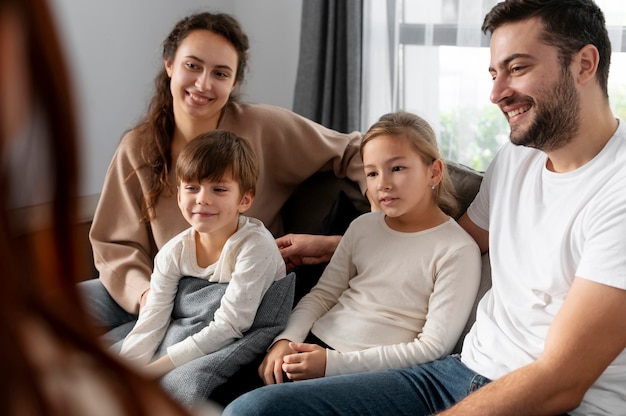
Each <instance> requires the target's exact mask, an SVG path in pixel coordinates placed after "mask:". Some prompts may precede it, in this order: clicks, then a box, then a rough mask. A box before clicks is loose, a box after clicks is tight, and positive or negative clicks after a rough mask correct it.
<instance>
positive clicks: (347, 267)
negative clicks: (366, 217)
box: [272, 228, 356, 345]
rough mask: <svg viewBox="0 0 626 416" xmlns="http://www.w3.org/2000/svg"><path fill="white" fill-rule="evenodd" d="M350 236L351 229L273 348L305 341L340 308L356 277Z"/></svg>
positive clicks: (295, 309) (298, 306) (290, 317)
mask: <svg viewBox="0 0 626 416" xmlns="http://www.w3.org/2000/svg"><path fill="white" fill-rule="evenodd" d="M351 236H352V233H351V231H350V228H348V231H346V234H345V235H344V236H343V238H342V239H341V241H340V242H339V245H338V246H337V250H336V251H335V254H334V255H333V257H332V258H331V260H330V262H329V263H328V266H326V268H325V269H324V272H323V273H322V275H321V276H320V278H319V280H318V282H317V284H316V285H315V286H314V287H313V288H312V289H311V290H310V291H309V293H307V294H306V295H305V296H304V297H302V299H300V301H299V302H298V304H297V305H296V307H295V308H294V310H293V311H292V312H291V315H290V316H289V321H288V322H287V326H286V327H285V329H284V330H283V332H281V333H280V334H279V335H278V336H277V337H276V338H274V341H273V342H272V345H273V344H275V343H276V342H277V341H279V340H281V339H288V340H290V341H293V342H302V341H304V339H305V338H306V336H307V335H308V333H309V331H310V330H311V328H312V327H313V324H314V323H315V322H316V321H317V320H318V319H319V318H321V317H322V316H323V315H325V314H326V313H327V312H328V311H329V310H330V309H332V308H333V306H335V305H336V304H337V302H338V301H339V297H340V296H341V295H342V294H343V292H345V290H346V289H347V288H348V286H349V284H350V279H351V278H352V277H354V275H355V274H356V269H355V267H354V264H353V262H352V255H351V250H350V248H349V247H350V245H351Z"/></svg>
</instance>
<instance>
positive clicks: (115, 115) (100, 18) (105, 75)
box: [50, 0, 302, 195]
mask: <svg viewBox="0 0 626 416" xmlns="http://www.w3.org/2000/svg"><path fill="white" fill-rule="evenodd" d="M50 3H51V5H52V8H53V10H54V12H55V13H56V16H57V20H58V25H59V29H60V32H61V36H62V40H63V41H64V42H65V46H66V55H67V58H68V61H69V64H70V71H71V72H72V74H73V76H74V88H75V92H76V98H77V99H76V101H77V106H78V112H79V114H78V120H79V123H80V126H79V128H80V131H81V133H82V137H83V140H82V155H83V160H82V166H83V172H84V174H83V177H82V187H81V194H82V195H92V194H98V193H99V192H100V189H101V188H102V182H103V180H104V175H105V173H106V169H107V167H108V165H109V162H110V160H111V157H112V155H113V152H114V151H115V148H116V146H117V143H118V142H119V139H120V138H121V135H122V134H123V132H124V131H125V130H126V129H128V128H129V127H131V126H132V125H133V124H134V123H135V122H136V121H137V120H138V118H139V117H140V116H141V115H142V114H143V111H144V109H145V107H146V105H147V101H148V100H149V99H150V97H151V95H152V82H153V78H154V76H155V74H156V72H157V69H158V68H159V67H160V65H161V62H160V52H161V51H160V46H161V42H162V41H163V39H164V38H165V36H166V35H167V34H168V33H169V31H170V30H171V29H172V27H173V25H174V24H175V23H176V21H178V20H179V19H180V18H182V17H184V16H186V15H188V14H190V13H194V12H197V11H219V12H225V13H229V14H232V15H233V16H234V17H236V18H237V19H238V20H239V21H240V22H241V24H242V26H243V27H244V30H245V31H246V33H247V34H248V37H249V38H250V67H249V71H248V73H247V78H246V81H245V83H244V85H243V87H244V88H243V90H242V92H243V93H244V95H243V98H244V99H245V100H247V101H252V102H263V103H268V104H275V105H279V106H282V107H286V108H292V102H293V91H294V83H295V77H296V69H297V64H298V52H299V39H300V18H301V9H302V0H176V1H171V0H132V1H128V0H106V1H96V0H91V1H84V0H50Z"/></svg>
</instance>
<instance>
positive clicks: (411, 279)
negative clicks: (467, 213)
mask: <svg viewBox="0 0 626 416" xmlns="http://www.w3.org/2000/svg"><path fill="white" fill-rule="evenodd" d="M480 267H481V257H480V251H479V249H478V246H477V245H476V243H475V242H474V240H473V239H472V237H470V235H469V234H467V233H466V232H465V230H463V229H462V228H461V227H460V226H459V225H458V224H457V223H456V221H454V220H453V219H449V220H448V221H447V222H445V223H443V224H441V225H439V226H436V227H433V228H430V229H428V230H424V231H420V232H415V233H404V232H398V231H394V230H392V229H391V228H389V226H387V224H386V223H385V220H384V214H383V213H382V212H374V213H368V214H364V215H362V216H360V217H359V218H357V219H356V220H354V221H353V222H352V224H351V225H350V227H349V228H348V230H347V231H346V233H345V235H344V236H343V238H342V239H341V243H340V244H339V246H338V247H337V250H336V252H335V254H334V256H333V258H332V259H331V261H330V263H329V265H328V267H327V268H326V270H325V271H324V273H323V274H322V276H321V277H320V280H319V282H318V284H317V285H316V286H315V287H314V288H313V289H312V290H311V292H310V293H309V294H307V295H306V296H304V297H303V298H302V299H301V301H300V302H299V303H298V305H297V306H296V308H295V309H294V311H293V312H292V314H291V316H290V318H289V322H288V324H287V328H286V329H285V330H284V332H283V333H281V334H280V335H279V336H278V337H277V338H276V340H279V339H289V340H291V341H295V342H302V341H303V340H304V338H305V337H306V335H307V334H308V332H309V330H311V331H312V332H313V334H315V335H316V336H317V337H318V338H320V339H321V340H322V341H324V342H325V343H326V344H328V345H330V346H331V347H333V348H334V349H335V351H332V350H327V353H326V355H327V361H326V375H327V376H331V375H337V374H349V373H356V372H363V371H377V370H384V369H388V368H401V367H410V366H412V365H415V364H418V363H424V362H427V361H431V360H434V359H437V358H441V357H442V356H444V355H446V354H448V353H450V351H452V349H453V348H454V346H455V344H456V342H457V341H458V339H459V336H460V334H461V332H462V330H463V329H464V327H465V324H466V323H467V319H468V316H469V314H470V311H471V309H472V306H473V304H474V300H475V298H476V292H477V290H478V285H479V282H480V270H481V269H480Z"/></svg>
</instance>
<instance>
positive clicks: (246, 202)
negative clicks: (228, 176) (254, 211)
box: [239, 189, 254, 214]
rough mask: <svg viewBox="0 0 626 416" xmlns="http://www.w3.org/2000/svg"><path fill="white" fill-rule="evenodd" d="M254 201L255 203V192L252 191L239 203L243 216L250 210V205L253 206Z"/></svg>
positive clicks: (246, 193) (244, 194)
mask: <svg viewBox="0 0 626 416" xmlns="http://www.w3.org/2000/svg"><path fill="white" fill-rule="evenodd" d="M252 201H254V191H253V190H251V189H250V190H247V191H246V192H244V193H243V196H242V197H241V201H240V202H239V213H240V214H243V213H244V212H246V211H247V210H248V208H250V205H252Z"/></svg>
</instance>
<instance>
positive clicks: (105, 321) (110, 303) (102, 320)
mask: <svg viewBox="0 0 626 416" xmlns="http://www.w3.org/2000/svg"><path fill="white" fill-rule="evenodd" d="M78 290H79V291H80V293H81V295H82V298H83V301H84V304H85V308H86V309H87V312H88V313H89V315H90V316H91V317H92V319H93V320H94V323H95V324H96V325H97V326H99V327H102V328H104V329H107V330H108V329H111V328H117V327H119V326H120V325H122V324H125V323H128V322H131V321H132V322H133V325H134V321H136V320H137V315H134V314H132V313H128V312H126V310H124V309H123V308H122V307H121V306H120V305H118V304H117V302H115V300H113V298H112V297H111V295H109V292H108V291H107V290H106V289H105V287H104V285H103V284H102V282H101V281H100V279H91V280H86V281H84V282H80V283H79V284H78ZM130 329H132V325H131V326H130ZM130 329H129V331H130Z"/></svg>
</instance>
